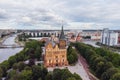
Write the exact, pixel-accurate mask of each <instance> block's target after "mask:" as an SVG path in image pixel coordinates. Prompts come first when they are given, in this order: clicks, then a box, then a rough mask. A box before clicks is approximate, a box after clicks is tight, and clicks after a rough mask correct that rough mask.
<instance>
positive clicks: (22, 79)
mask: <svg viewBox="0 0 120 80" xmlns="http://www.w3.org/2000/svg"><path fill="white" fill-rule="evenodd" d="M18 80H32V71H31V70H23V71H22V72H21V73H20V74H19V77H18Z"/></svg>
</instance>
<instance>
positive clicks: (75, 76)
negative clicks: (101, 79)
mask: <svg viewBox="0 0 120 80" xmlns="http://www.w3.org/2000/svg"><path fill="white" fill-rule="evenodd" d="M73 76H74V78H75V79H76V80H82V78H81V77H80V76H79V75H78V74H76V73H74V74H73Z"/></svg>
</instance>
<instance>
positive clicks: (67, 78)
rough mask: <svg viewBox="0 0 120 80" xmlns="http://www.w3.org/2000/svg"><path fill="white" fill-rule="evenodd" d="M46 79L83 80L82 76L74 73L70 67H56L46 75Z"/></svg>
mask: <svg viewBox="0 0 120 80" xmlns="http://www.w3.org/2000/svg"><path fill="white" fill-rule="evenodd" d="M46 80H82V79H81V77H80V76H79V75H78V74H76V73H74V74H72V73H71V72H70V71H69V70H68V69H54V70H53V72H49V73H48V74H47V76H46Z"/></svg>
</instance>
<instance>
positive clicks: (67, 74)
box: [61, 69, 73, 80]
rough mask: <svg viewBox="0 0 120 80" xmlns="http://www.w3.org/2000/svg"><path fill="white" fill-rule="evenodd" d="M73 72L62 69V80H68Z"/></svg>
mask: <svg viewBox="0 0 120 80" xmlns="http://www.w3.org/2000/svg"><path fill="white" fill-rule="evenodd" d="M72 76H73V75H72V73H71V72H70V71H69V70H68V69H63V70H62V77H61V78H62V79H61V80H67V79H68V78H69V77H72Z"/></svg>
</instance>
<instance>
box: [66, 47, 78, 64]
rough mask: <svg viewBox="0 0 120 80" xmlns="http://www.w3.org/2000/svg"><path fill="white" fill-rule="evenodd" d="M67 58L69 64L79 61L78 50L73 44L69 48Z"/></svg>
mask: <svg viewBox="0 0 120 80" xmlns="http://www.w3.org/2000/svg"><path fill="white" fill-rule="evenodd" d="M67 60H68V62H69V64H75V63H76V62H77V61H78V56H77V52H76V50H75V49H73V48H72V46H71V45H70V46H69V47H68V49H67Z"/></svg>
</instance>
